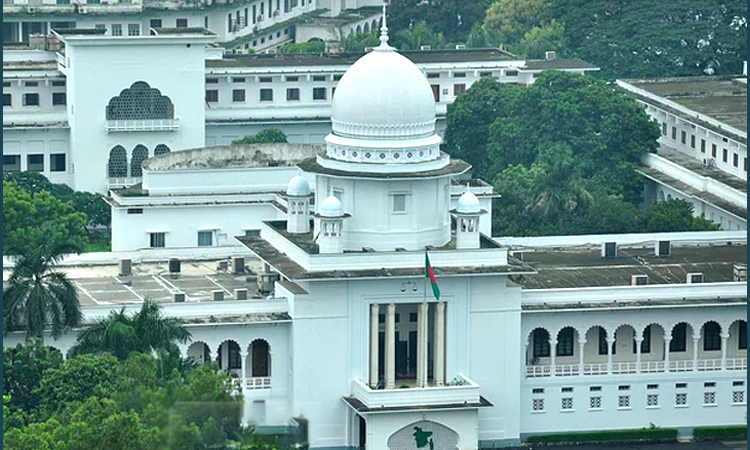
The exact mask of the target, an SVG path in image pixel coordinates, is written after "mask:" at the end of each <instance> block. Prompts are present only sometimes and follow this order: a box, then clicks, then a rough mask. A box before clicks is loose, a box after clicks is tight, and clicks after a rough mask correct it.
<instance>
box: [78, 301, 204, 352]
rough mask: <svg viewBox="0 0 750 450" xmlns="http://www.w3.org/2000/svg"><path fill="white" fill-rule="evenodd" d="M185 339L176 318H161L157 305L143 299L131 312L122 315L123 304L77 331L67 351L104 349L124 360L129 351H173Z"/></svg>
mask: <svg viewBox="0 0 750 450" xmlns="http://www.w3.org/2000/svg"><path fill="white" fill-rule="evenodd" d="M189 340H190V332H188V331H187V330H186V329H185V328H183V327H182V326H181V325H180V323H179V321H178V319H175V318H169V317H164V316H163V315H162V312H161V308H160V307H159V304H158V303H156V302H153V301H151V300H148V299H146V300H145V301H144V302H143V305H142V306H141V309H140V311H138V312H137V313H135V314H132V315H129V314H126V313H125V308H124V307H123V308H122V309H120V311H112V312H110V313H109V316H107V317H106V318H103V319H100V320H98V321H96V322H95V323H93V324H92V325H91V326H89V327H87V328H86V329H84V330H83V331H81V332H80V333H79V334H78V339H77V342H76V344H75V345H74V346H73V347H72V348H71V350H70V351H71V354H72V355H76V354H83V353H94V354H101V353H105V352H108V353H112V354H113V355H115V356H116V357H117V358H118V359H120V360H125V359H127V357H128V355H129V354H130V353H132V352H142V353H151V352H156V351H159V350H166V351H172V352H174V350H175V349H174V347H173V346H174V343H175V342H180V343H186V342H188V341H189Z"/></svg>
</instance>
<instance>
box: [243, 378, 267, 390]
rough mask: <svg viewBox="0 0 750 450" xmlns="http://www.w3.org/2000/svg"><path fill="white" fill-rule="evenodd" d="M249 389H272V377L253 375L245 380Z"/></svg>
mask: <svg viewBox="0 0 750 450" xmlns="http://www.w3.org/2000/svg"><path fill="white" fill-rule="evenodd" d="M245 387H246V388H247V389H271V377H251V378H248V379H247V380H246V381H245Z"/></svg>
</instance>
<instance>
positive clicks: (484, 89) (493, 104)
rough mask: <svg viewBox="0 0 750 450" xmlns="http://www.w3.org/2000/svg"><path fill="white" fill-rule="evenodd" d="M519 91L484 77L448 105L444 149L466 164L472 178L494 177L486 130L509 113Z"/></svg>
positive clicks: (513, 106) (487, 131) (519, 93)
mask: <svg viewBox="0 0 750 450" xmlns="http://www.w3.org/2000/svg"><path fill="white" fill-rule="evenodd" d="M521 92H522V91H521V90H520V89H518V88H516V87H515V86H512V85H509V84H506V83H500V82H499V81H497V80H495V79H494V78H492V77H484V78H480V79H479V80H477V81H476V82H475V83H474V84H472V85H471V87H470V88H469V89H468V90H467V91H466V92H465V93H463V94H461V95H460V96H458V98H456V99H455V101H453V103H451V104H449V105H448V111H447V114H446V118H445V121H446V124H447V126H446V130H445V141H444V142H445V148H446V150H447V151H448V152H449V153H450V154H451V156H453V157H454V158H461V159H463V160H465V161H467V162H468V163H470V164H471V165H472V166H473V169H474V175H475V176H477V177H479V178H484V179H492V178H493V177H494V172H492V167H491V166H492V162H491V160H490V157H489V155H488V153H487V141H488V139H489V127H490V125H491V124H492V122H494V121H495V120H496V119H499V118H505V117H507V116H508V115H510V114H512V112H513V110H514V108H515V103H516V101H517V99H518V98H519V96H520V95H521Z"/></svg>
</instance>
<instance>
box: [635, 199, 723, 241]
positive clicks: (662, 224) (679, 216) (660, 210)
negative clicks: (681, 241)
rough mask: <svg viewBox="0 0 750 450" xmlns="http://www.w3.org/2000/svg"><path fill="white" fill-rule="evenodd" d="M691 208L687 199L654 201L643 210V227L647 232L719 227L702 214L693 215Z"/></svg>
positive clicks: (715, 228)
mask: <svg viewBox="0 0 750 450" xmlns="http://www.w3.org/2000/svg"><path fill="white" fill-rule="evenodd" d="M693 210H694V207H693V204H692V203H691V202H689V201H687V200H681V199H673V200H669V201H666V202H658V203H654V204H653V205H651V206H649V207H648V208H647V209H646V211H645V214H644V217H643V228H644V229H645V231H646V232H648V233H666V232H673V231H710V230H718V229H719V227H717V226H716V225H714V224H713V223H711V222H709V221H708V220H706V219H705V218H704V217H702V216H699V217H693Z"/></svg>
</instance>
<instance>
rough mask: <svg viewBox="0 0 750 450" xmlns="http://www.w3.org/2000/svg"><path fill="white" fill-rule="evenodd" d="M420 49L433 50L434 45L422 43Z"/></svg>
mask: <svg viewBox="0 0 750 450" xmlns="http://www.w3.org/2000/svg"><path fill="white" fill-rule="evenodd" d="M419 49H420V50H432V47H431V46H429V45H420V46H419Z"/></svg>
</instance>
